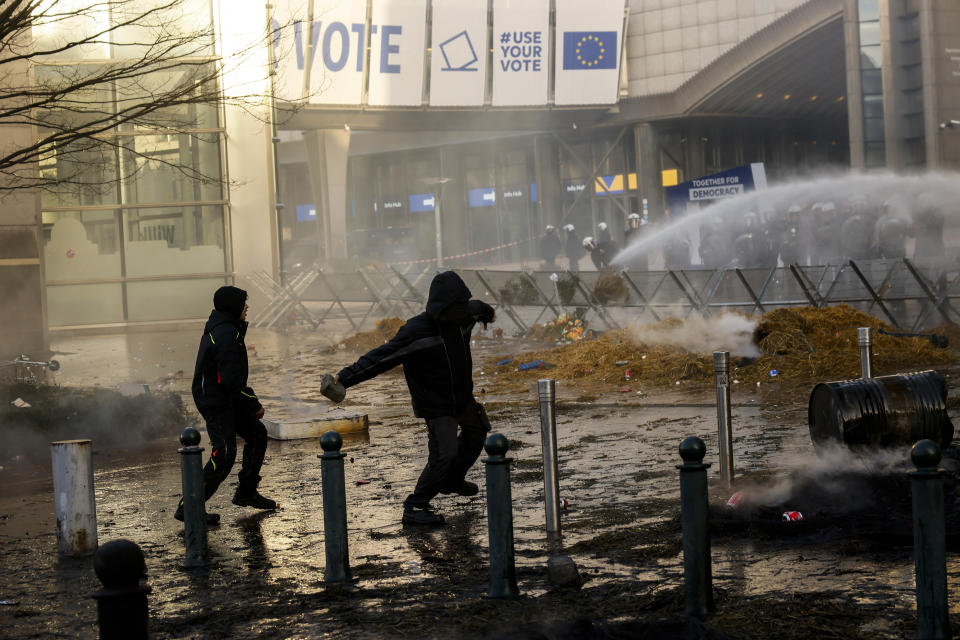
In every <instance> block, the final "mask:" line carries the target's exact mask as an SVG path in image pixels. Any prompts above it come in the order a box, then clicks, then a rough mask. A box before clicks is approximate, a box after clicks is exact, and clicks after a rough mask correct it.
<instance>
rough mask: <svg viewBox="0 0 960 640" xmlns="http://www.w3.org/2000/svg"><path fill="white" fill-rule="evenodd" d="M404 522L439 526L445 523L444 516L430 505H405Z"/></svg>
mask: <svg viewBox="0 0 960 640" xmlns="http://www.w3.org/2000/svg"><path fill="white" fill-rule="evenodd" d="M402 522H403V524H413V525H425V526H434V527H438V526H440V525H442V524H443V523H444V520H443V516H442V515H440V514H439V513H437V512H435V511H434V510H433V509H431V508H430V506H429V505H427V506H426V507H408V506H404V507H403V520H402Z"/></svg>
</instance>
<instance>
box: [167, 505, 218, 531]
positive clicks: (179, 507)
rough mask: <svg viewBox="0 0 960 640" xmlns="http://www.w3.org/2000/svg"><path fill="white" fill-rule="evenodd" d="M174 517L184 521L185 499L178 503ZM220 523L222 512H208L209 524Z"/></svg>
mask: <svg viewBox="0 0 960 640" xmlns="http://www.w3.org/2000/svg"><path fill="white" fill-rule="evenodd" d="M173 517H174V518H176V519H177V520H179V521H180V522H183V500H181V501H180V504H179V505H177V510H176V511H175V512H174V514H173ZM217 524H220V514H219V513H208V514H207V526H212V525H217Z"/></svg>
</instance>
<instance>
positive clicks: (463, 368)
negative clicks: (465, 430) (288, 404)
mask: <svg viewBox="0 0 960 640" xmlns="http://www.w3.org/2000/svg"><path fill="white" fill-rule="evenodd" d="M467 301H469V302H467ZM454 302H460V303H463V302H467V313H466V317H465V318H462V319H461V320H460V321H459V322H456V323H451V322H441V321H440V316H441V314H443V312H444V311H445V310H447V308H448V307H449V306H450V305H451V304H452V303H454ZM493 317H494V311H493V308H492V307H491V306H490V305H488V304H487V303H485V302H481V301H480V300H470V290H469V289H468V288H467V285H466V284H464V282H463V280H461V279H460V276H458V275H457V274H456V273H454V272H452V271H446V272H444V273H441V274H439V275H437V276H436V277H435V278H434V280H433V282H432V283H431V286H430V296H429V298H428V299H427V309H426V311H425V312H424V313H421V314H419V315H416V316H414V317H412V318H410V319H409V320H407V323H406V324H405V325H403V326H402V327H400V330H399V331H397V335H395V336H394V337H393V339H391V340H390V342H388V343H386V344H384V345H383V346H381V347H377V348H376V349H373V350H372V351H370V352H368V353H366V354H364V355H362V356H360V358H359V359H358V360H357V361H356V362H355V363H353V364H352V365H350V366H348V367H344V368H343V369H342V370H341V371H340V373H339V376H340V383H341V384H343V386H344V387H352V386H354V385H356V384H359V383H361V382H363V381H365V380H369V379H371V378H373V377H374V376H377V375H379V374H381V373H383V372H385V371H388V370H390V369H392V368H393V367H395V366H397V365H398V364H402V365H403V375H404V377H405V378H406V380H407V387H408V388H409V389H410V399H411V402H412V404H413V412H414V414H415V415H416V416H417V417H419V418H437V417H440V416H458V415H460V414H461V413H462V412H463V411H464V410H465V409H466V408H467V407H469V406H470V403H472V402H475V400H474V398H473V359H472V357H471V355H470V335H471V333H472V332H473V327H474V326H475V325H476V323H477V322H483V323H484V324H486V323H488V322H493Z"/></svg>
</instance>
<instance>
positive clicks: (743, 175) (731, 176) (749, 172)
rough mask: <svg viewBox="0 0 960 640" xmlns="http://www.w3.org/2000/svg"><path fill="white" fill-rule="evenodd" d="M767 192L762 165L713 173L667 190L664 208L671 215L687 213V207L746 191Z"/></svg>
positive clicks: (756, 163) (759, 163) (745, 166)
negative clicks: (666, 208) (764, 190)
mask: <svg viewBox="0 0 960 640" xmlns="http://www.w3.org/2000/svg"><path fill="white" fill-rule="evenodd" d="M766 188H767V174H766V171H765V170H764V168H763V163H762V162H754V163H752V164H747V165H744V166H742V167H734V168H733V169H728V170H727V171H721V172H720V173H714V174H712V175H709V176H703V177H701V178H694V179H693V180H689V181H687V182H681V183H680V184H678V185H676V186H673V187H667V189H666V193H667V206H668V208H669V209H670V211H671V213H678V212H681V211H684V210H686V209H687V207H688V206H689V205H690V204H691V203H701V202H708V201H712V200H720V199H722V198H732V197H734V196H738V195H740V194H742V193H746V192H747V191H753V190H755V189H766Z"/></svg>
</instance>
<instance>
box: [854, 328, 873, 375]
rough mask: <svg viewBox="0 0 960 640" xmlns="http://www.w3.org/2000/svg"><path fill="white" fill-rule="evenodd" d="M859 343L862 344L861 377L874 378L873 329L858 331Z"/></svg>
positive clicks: (860, 329)
mask: <svg viewBox="0 0 960 640" xmlns="http://www.w3.org/2000/svg"><path fill="white" fill-rule="evenodd" d="M857 342H858V343H860V377H861V378H872V377H873V329H872V328H871V327H860V328H859V329H857Z"/></svg>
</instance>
